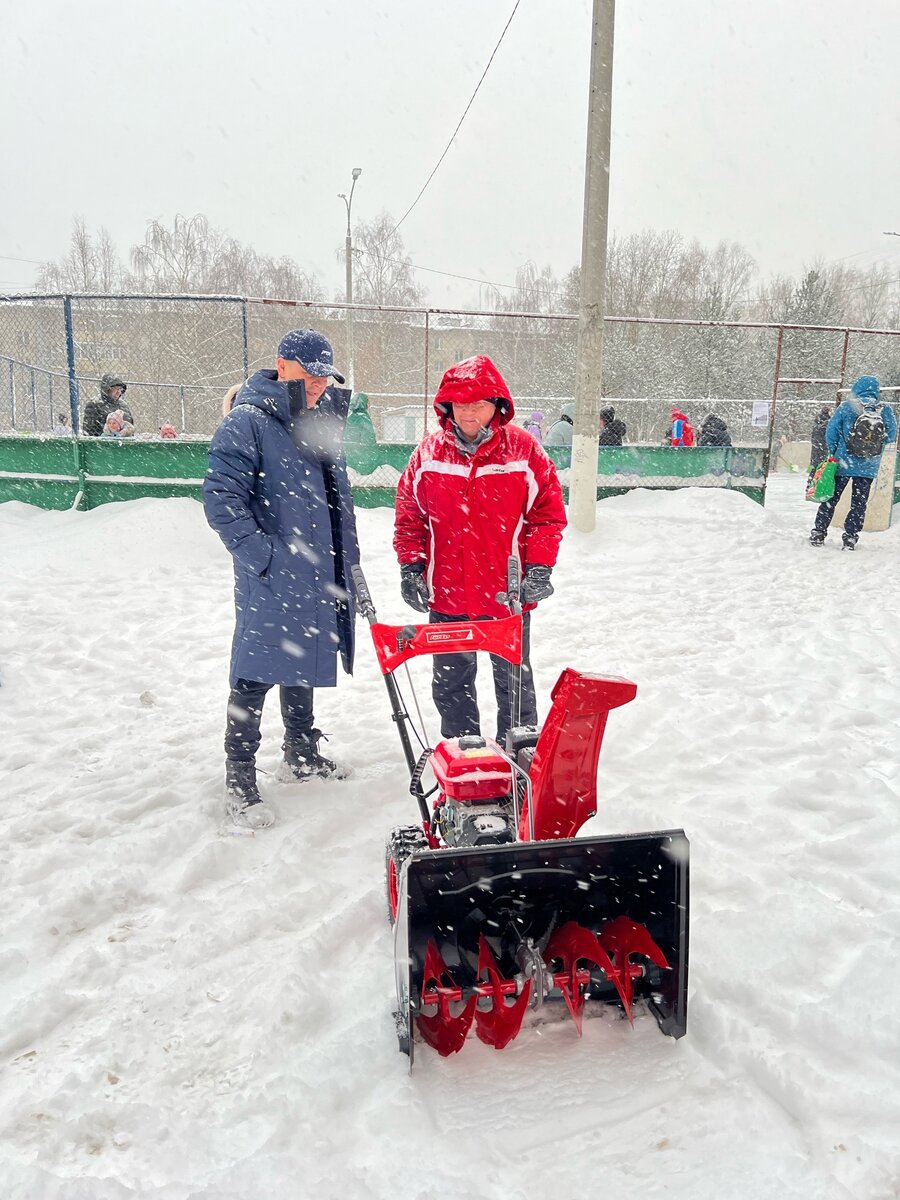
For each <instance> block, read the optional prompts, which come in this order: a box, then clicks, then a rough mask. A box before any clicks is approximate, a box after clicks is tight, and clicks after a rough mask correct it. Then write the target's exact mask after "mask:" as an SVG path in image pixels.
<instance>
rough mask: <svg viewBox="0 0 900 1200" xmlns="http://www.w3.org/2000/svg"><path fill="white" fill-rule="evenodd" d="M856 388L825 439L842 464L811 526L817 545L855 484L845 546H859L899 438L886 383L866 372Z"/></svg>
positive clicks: (848, 547)
mask: <svg viewBox="0 0 900 1200" xmlns="http://www.w3.org/2000/svg"><path fill="white" fill-rule="evenodd" d="M850 393H851V394H850V398H849V399H847V400H845V401H844V402H843V403H842V404H840V405H838V407H837V409H836V410H835V413H834V415H833V416H832V417H831V419H830V420H829V422H828V425H827V426H826V428H825V444H826V447H827V449H828V453H829V454H830V455H831V456H832V457H833V458H835V459H837V467H836V469H835V477H834V495H833V496H832V497H831V499H830V500H826V501H825V503H824V504H820V505H819V508H818V510H817V512H816V520H815V524H814V525H813V527H812V529H811V530H810V534H809V540H810V542H811V543H812V545H813V546H822V545H824V543H825V538H826V537H827V536H828V527H829V525H830V524H831V519H832V517H833V516H834V510H835V508H836V507H837V503H838V501H839V500H840V498H841V496H842V495H843V494H844V490H845V488H846V487H847V484H848V483H850V485H851V487H852V495H851V499H850V508H849V510H848V512H847V519H846V521H845V522H844V533H843V538H842V542H843V546H844V549H845V550H855V549H856V543H857V542H858V541H859V534H860V530H861V529H862V527H863V523H864V521H865V519H866V507H867V505H868V503H869V492H870V491H871V489H872V480H873V479H874V478H875V476H876V475H877V474H878V468H879V467H880V466H881V456H882V454H883V453H884V448H885V446H886V445H887V444H888V443H890V442H896V440H897V419H896V417H895V416H894V414H893V412H892V411H891V408H890V405H888V404H882V403H881V385H880V384H879V382H878V380H877V379H876V378H875V376H874V375H860V377H859V379H857V381H856V382H855V383H854V385H853V387H852V388H851V389H850Z"/></svg>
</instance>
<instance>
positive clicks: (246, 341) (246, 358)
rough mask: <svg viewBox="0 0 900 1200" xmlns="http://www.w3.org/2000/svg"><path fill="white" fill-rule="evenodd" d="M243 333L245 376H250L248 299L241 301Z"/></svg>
mask: <svg viewBox="0 0 900 1200" xmlns="http://www.w3.org/2000/svg"><path fill="white" fill-rule="evenodd" d="M241 333H242V336H243V339H244V378H245V379H247V378H249V376H250V346H249V338H248V335H247V301H246V300H242V301H241Z"/></svg>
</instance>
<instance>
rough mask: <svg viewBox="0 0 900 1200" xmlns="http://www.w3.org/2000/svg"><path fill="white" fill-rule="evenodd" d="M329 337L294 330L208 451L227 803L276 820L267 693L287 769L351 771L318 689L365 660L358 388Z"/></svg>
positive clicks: (267, 821) (297, 774)
mask: <svg viewBox="0 0 900 1200" xmlns="http://www.w3.org/2000/svg"><path fill="white" fill-rule="evenodd" d="M332 378H333V379H334V380H336V382H337V383H339V384H342V383H343V382H344V378H343V376H342V375H339V374H338V373H337V371H335V369H334V357H333V353H332V348H331V345H330V343H329V342H328V340H327V338H325V337H323V336H322V334H320V333H316V332H315V331H314V330H309V329H295V330H293V331H292V332H291V333H288V334H287V335H286V336H285V337H284V338H282V340H281V343H280V345H279V347H278V358H277V363H276V370H274V371H272V370H265V371H257V372H256V374H255V375H253V376H252V377H251V378H250V379H248V380H247V382H246V383H245V384H244V385H243V387H242V388H241V389H240V391H239V392H238V395H237V397H236V399H235V402H234V407H233V408H232V410H231V412H230V413H228V415H227V416H226V417H225V418H224V420H223V421H222V423H221V425H220V426H219V428H218V429H217V430H216V433H215V436H214V437H213V440H212V443H211V444H210V448H209V471H208V473H207V476H206V479H205V480H204V483H203V504H204V508H205V510H206V517H207V520H208V521H209V523H210V525H211V526H212V527H213V529H215V531H216V532H217V533H218V535H219V537H221V539H222V541H223V542H224V543H225V545H226V547H227V548H228V550H229V551H230V553H231V555H232V558H233V560H234V601H235V610H236V622H235V630H234V641H233V643H232V652H231V672H230V683H231V696H230V698H229V702H228V721H227V728H226V734H225V757H226V764H225V769H226V808H227V811H228V814H229V815H230V816H231V817H232V819H233V820H235V821H236V822H237V823H239V824H242V825H246V826H249V827H250V828H257V829H258V828H263V827H265V826H267V825H271V824H272V822H273V821H274V819H275V814H274V811H273V809H272V807H271V805H269V804H268V803H266V802H265V801H263V800H262V798H261V796H260V794H259V791H258V789H257V784H256V752H257V749H258V748H259V743H260V719H261V716H262V708H263V701H264V699H265V695H266V693H267V692H268V691H269V690H270V688H272V687H273V686H274V685H276V684H280V685H281V709H282V715H283V717H284V724H285V741H284V763H283V766H282V773H283V774H284V775H285V776H287V777H288V778H290V777H291V776H293V777H294V778H297V779H308V778H316V777H317V778H324V779H333V778H343V777H345V775H346V772H344V771H342V770H341V769H340V768H338V767H336V766H335V764H334V762H332V761H331V760H330V759H327V758H324V757H323V756H322V755H321V754H320V753H319V740H320V738H321V737H322V736H323V735H322V733H321V731H320V730H318V729H316V728H314V718H313V688H316V687H334V686H335V684H336V682H337V655H338V653H340V655H341V660H342V663H343V667H344V670H345V671H346V672H347V673H348V674H350V673H351V671H352V668H353V622H354V615H355V614H354V605H353V595H352V584H351V579H350V568H351V566H352V565H353V564H354V563H357V562H358V561H359V547H358V543H357V538H356V521H355V518H354V514H353V500H352V497H351V494H350V484H349V481H348V478H347V470H346V466H345V463H344V456H343V439H344V427H345V424H346V420H347V410H348V406H349V402H350V392H349V390H348V389H344V388H339V387H335V386H333V385H332V384H331V382H330V381H331V379H332Z"/></svg>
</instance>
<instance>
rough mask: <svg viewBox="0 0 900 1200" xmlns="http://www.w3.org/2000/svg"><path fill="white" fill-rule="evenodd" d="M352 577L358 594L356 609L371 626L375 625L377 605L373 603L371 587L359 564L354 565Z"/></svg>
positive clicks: (351, 570)
mask: <svg viewBox="0 0 900 1200" xmlns="http://www.w3.org/2000/svg"><path fill="white" fill-rule="evenodd" d="M350 577H351V579H352V580H353V590H354V591H355V592H356V607H357V608H358V609H359V611H360V612H361V613H362V615H363V616H364V617H365V618H366V620H367V621H368V622H369V624H370V625H374V624H375V621H376V620H377V618H376V616H375V605H374V604H373V603H372V593H371V592H370V591H369V585H368V584H367V583H366V577H365V575H363V571H362V567H361V566H360V565H359V563H354V565H353V566H352V567H351V568H350Z"/></svg>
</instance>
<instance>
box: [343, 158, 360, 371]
mask: <svg viewBox="0 0 900 1200" xmlns="http://www.w3.org/2000/svg"><path fill="white" fill-rule="evenodd" d="M360 175H362V167H354V168H353V178H352V181H351V183H350V195H349V196H348V195H347V194H346V193H345V192H339V193H338V198H339V199H340V200H343V202H344V204H345V206H346V209H347V233H346V235H345V237H344V270H345V272H346V276H345V282H344V300H345V302H346V303H347V304H352V303H353V235H352V233H351V230H350V207H351V205H352V204H353V189H354V188H355V187H356V181H357V179H359V177H360ZM347 360H348V361H347V382H348V383H349V385H350V389H351V391H352V389H353V309H352V308H348V309H347Z"/></svg>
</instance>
